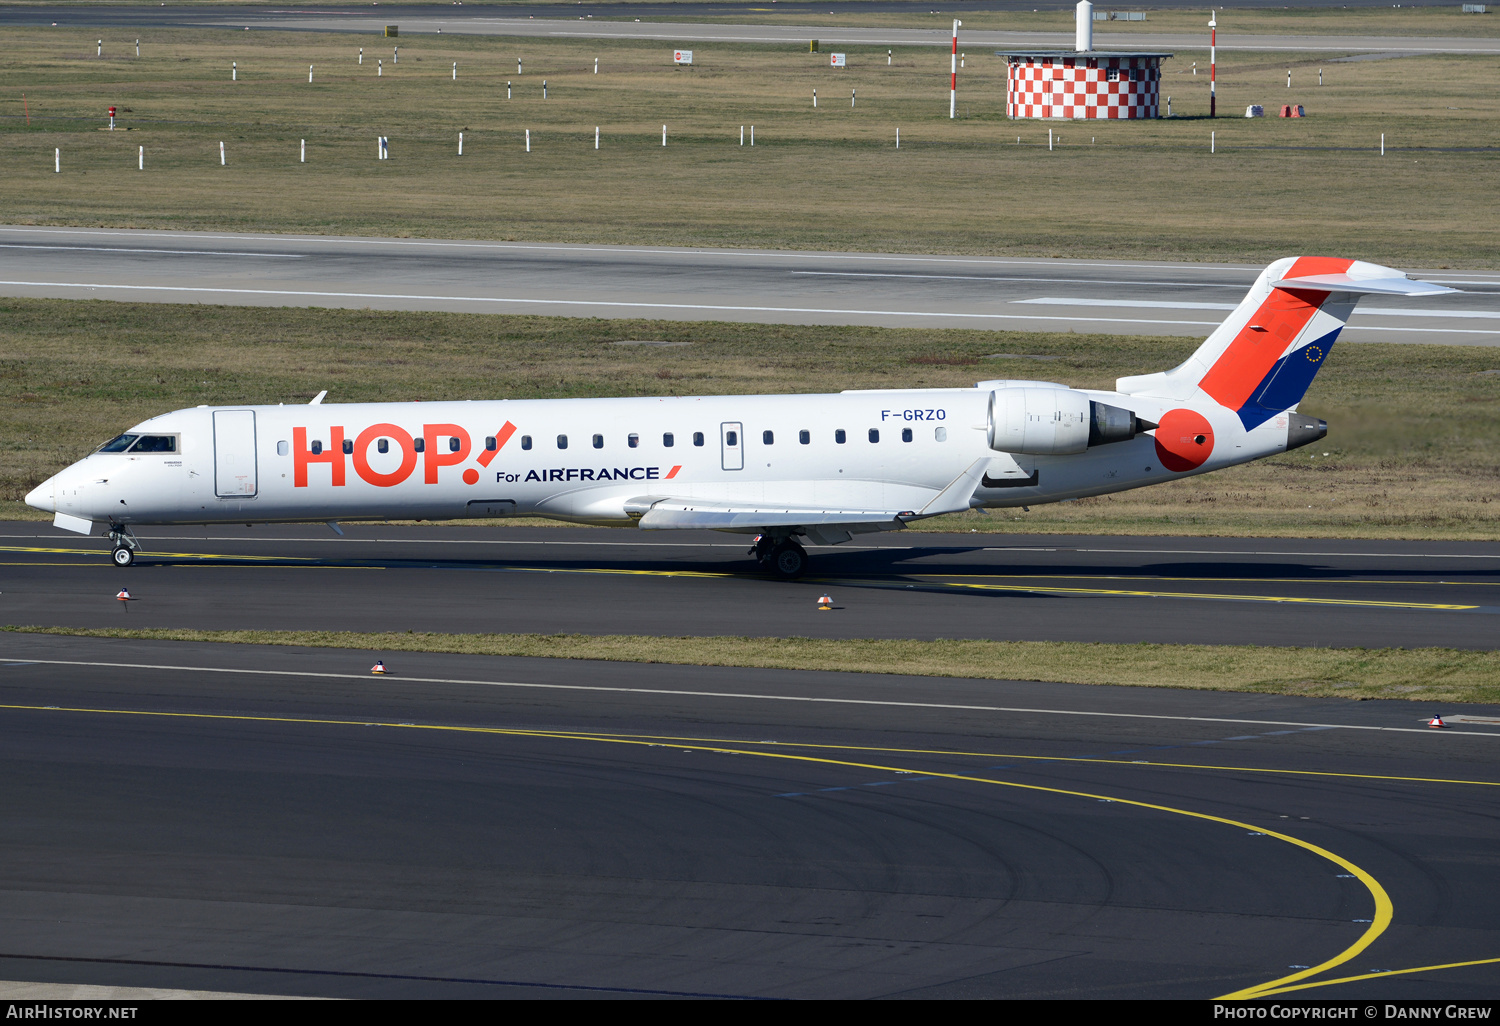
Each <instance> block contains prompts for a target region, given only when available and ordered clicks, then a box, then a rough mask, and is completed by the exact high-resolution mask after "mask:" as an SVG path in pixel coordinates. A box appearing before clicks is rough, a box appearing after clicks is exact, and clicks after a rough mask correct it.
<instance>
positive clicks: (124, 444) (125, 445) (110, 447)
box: [94, 435, 140, 452]
mask: <svg viewBox="0 0 1500 1026" xmlns="http://www.w3.org/2000/svg"><path fill="white" fill-rule="evenodd" d="M139 437H140V435H116V436H115V437H114V438H111V439H110V440H109V441H107V442H105V443H104V444H103V445H101V446H99V448H98V449H95V450H94V451H95V452H124V451H125V450H126V449H129V448H130V443H131V442H133V441H135V440H136V439H137V438H139Z"/></svg>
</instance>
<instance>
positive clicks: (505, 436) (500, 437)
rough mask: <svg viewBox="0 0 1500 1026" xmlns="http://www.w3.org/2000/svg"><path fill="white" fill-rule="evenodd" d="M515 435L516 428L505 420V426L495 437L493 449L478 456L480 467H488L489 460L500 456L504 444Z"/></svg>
mask: <svg viewBox="0 0 1500 1026" xmlns="http://www.w3.org/2000/svg"><path fill="white" fill-rule="evenodd" d="M515 433H516V426H515V425H514V424H512V423H511V422H510V421H508V420H507V421H506V422H505V426H504V427H503V428H501V429H500V433H499V434H497V435H496V436H495V448H493V449H486V450H484V452H482V453H480V454H479V465H480V466H481V467H487V466H489V465H490V460H492V459H494V458H495V457H496V456H498V455H499V454H500V450H501V449H504V448H505V443H506V442H508V441H510V436H511V435H513V434H515Z"/></svg>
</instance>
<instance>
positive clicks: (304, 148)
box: [297, 139, 307, 164]
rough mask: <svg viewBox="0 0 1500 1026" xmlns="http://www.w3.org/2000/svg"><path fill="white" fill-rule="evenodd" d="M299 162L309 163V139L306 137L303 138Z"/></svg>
mask: <svg viewBox="0 0 1500 1026" xmlns="http://www.w3.org/2000/svg"><path fill="white" fill-rule="evenodd" d="M297 162H298V163H300V164H306V163H307V140H306V139H303V140H302V151H301V153H300V154H299V156H298V160H297Z"/></svg>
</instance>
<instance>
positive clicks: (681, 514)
mask: <svg viewBox="0 0 1500 1026" xmlns="http://www.w3.org/2000/svg"><path fill="white" fill-rule="evenodd" d="M632 505H634V504H632ZM913 512H914V511H911V510H904V511H897V510H873V509H808V508H798V507H793V506H772V505H759V504H749V503H746V504H743V505H742V504H733V505H731V504H728V503H712V502H699V501H695V500H687V501H684V500H681V499H659V500H657V501H655V502H652V503H651V504H650V506H649V508H647V509H645V510H644V511H643V512H642V513H641V515H640V519H639V520H638V521H637V523H638V526H639V527H641V529H643V530H647V531H671V530H679V531H680V530H690V529H700V530H710V531H759V530H761V529H763V528H767V527H834V526H838V527H852V526H854V525H868V526H866V527H865V529H866V530H876V531H878V530H899V529H900V528H901V527H903V526H904V525H903V523H902V520H901V516H902V513H905V515H906V516H912V515H913Z"/></svg>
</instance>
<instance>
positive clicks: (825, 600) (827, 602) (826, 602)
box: [818, 595, 833, 609]
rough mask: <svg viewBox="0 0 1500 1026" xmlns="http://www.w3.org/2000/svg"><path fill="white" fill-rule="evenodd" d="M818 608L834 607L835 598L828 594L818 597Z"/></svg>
mask: <svg viewBox="0 0 1500 1026" xmlns="http://www.w3.org/2000/svg"><path fill="white" fill-rule="evenodd" d="M818 608H819V609H832V608H833V599H831V598H829V597H828V596H827V595H824V596H823V597H822V598H820V599H818Z"/></svg>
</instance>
